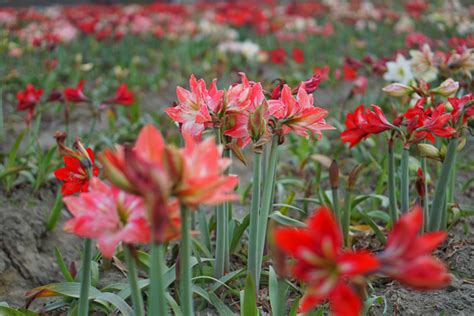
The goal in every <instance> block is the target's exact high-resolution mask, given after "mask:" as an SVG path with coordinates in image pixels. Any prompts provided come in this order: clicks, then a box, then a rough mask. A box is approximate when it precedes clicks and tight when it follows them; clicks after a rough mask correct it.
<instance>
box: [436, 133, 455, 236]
mask: <svg viewBox="0 0 474 316" xmlns="http://www.w3.org/2000/svg"><path fill="white" fill-rule="evenodd" d="M458 142H459V139H458V138H452V139H451V140H450V141H449V144H448V149H447V152H446V156H445V158H444V162H443V166H442V167H441V174H440V175H439V179H438V182H437V183H436V191H435V194H434V197H433V202H432V204H431V209H430V216H431V218H430V229H431V230H432V231H433V230H438V229H440V228H441V221H442V218H443V216H444V213H445V212H446V207H445V204H444V201H445V198H446V187H447V185H448V183H449V175H450V172H451V169H452V168H453V166H454V163H455V162H456V151H457V147H458Z"/></svg>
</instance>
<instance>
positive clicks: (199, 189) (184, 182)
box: [174, 134, 239, 208]
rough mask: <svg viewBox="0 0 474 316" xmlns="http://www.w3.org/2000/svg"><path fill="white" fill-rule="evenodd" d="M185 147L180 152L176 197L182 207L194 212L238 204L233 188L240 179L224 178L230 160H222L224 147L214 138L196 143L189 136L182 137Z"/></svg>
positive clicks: (232, 176)
mask: <svg viewBox="0 0 474 316" xmlns="http://www.w3.org/2000/svg"><path fill="white" fill-rule="evenodd" d="M183 136H184V138H185V142H186V144H185V147H184V148H183V149H181V155H182V162H183V165H182V172H181V179H180V181H179V184H178V185H177V187H176V189H175V190H174V194H175V195H176V197H177V198H178V199H179V200H180V202H181V203H183V204H185V205H187V206H189V207H191V208H195V207H196V206H198V205H200V204H206V205H215V204H220V203H223V202H226V201H232V200H237V199H238V195H237V194H235V192H234V188H235V186H236V185H237V183H238V182H239V179H238V177H237V176H234V175H230V176H226V175H224V171H225V170H226V169H227V168H228V167H229V165H230V163H231V160H230V159H229V158H222V150H223V147H222V146H218V145H216V143H215V141H214V138H207V139H205V140H204V141H202V142H195V140H194V139H193V138H192V136H191V135H189V134H184V135H183Z"/></svg>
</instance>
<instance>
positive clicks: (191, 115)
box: [165, 75, 224, 139]
mask: <svg viewBox="0 0 474 316" xmlns="http://www.w3.org/2000/svg"><path fill="white" fill-rule="evenodd" d="M189 85H190V88H191V91H188V90H186V89H183V88H181V87H177V88H176V95H177V97H178V102H179V103H178V104H177V105H176V106H175V107H171V108H167V109H166V110H165V112H166V113H167V114H168V115H169V116H170V117H171V118H172V119H173V120H174V121H175V122H177V123H180V124H182V131H183V132H187V133H190V134H191V135H193V136H194V137H195V138H196V139H199V138H200V137H201V134H202V132H203V131H204V129H205V128H206V127H208V126H211V125H212V118H211V115H210V111H212V112H218V111H219V110H220V107H221V104H222V97H223V95H224V92H223V91H222V90H217V87H216V80H215V79H214V80H213V81H212V83H211V84H210V86H209V88H206V83H205V82H204V80H203V79H199V80H197V79H196V77H195V76H194V75H191V78H190V79H189Z"/></svg>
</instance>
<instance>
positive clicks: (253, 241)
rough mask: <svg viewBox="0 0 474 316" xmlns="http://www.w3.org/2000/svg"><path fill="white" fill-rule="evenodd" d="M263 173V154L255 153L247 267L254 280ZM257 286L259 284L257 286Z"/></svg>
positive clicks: (255, 277) (255, 276) (255, 275)
mask: <svg viewBox="0 0 474 316" xmlns="http://www.w3.org/2000/svg"><path fill="white" fill-rule="evenodd" d="M261 173H262V155H261V154H259V153H256V152H254V154H253V177H252V204H251V208H250V224H249V226H250V227H249V229H250V232H249V248H248V261H247V269H248V270H249V272H250V274H251V275H252V280H257V236H258V217H259V216H258V215H259V212H260V190H261V181H260V178H261ZM255 288H257V286H256V287H255Z"/></svg>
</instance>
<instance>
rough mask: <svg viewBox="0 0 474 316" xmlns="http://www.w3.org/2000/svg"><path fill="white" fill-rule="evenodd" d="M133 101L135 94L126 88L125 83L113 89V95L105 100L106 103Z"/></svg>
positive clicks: (121, 103)
mask: <svg viewBox="0 0 474 316" xmlns="http://www.w3.org/2000/svg"><path fill="white" fill-rule="evenodd" d="M134 101H135V95H134V94H133V92H132V91H130V90H128V86H127V84H126V83H122V84H121V85H120V86H119V87H118V88H117V91H115V96H114V97H113V98H112V99H110V100H108V101H106V103H107V104H120V105H125V106H127V105H131V104H132V103H133V102H134Z"/></svg>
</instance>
